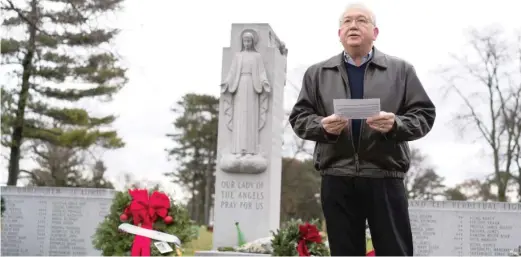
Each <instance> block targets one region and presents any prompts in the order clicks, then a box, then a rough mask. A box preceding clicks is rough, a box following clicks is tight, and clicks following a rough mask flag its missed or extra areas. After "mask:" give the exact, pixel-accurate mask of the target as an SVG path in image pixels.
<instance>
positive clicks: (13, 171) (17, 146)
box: [7, 0, 38, 186]
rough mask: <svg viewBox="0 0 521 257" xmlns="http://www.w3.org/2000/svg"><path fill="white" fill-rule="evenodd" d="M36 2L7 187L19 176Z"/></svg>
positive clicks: (16, 180) (33, 46) (32, 8)
mask: <svg viewBox="0 0 521 257" xmlns="http://www.w3.org/2000/svg"><path fill="white" fill-rule="evenodd" d="M36 4H37V3H36V0H32V1H31V16H30V17H29V19H30V21H31V23H30V24H28V29H29V44H28V46H27V53H26V54H25V56H24V59H23V61H22V67H23V73H22V85H21V89H20V94H19V96H18V106H17V109H16V117H15V122H14V127H13V133H12V134H11V147H10V148H11V152H10V154H9V168H8V173H9V176H8V178H7V185H8V186H16V184H17V182H18V175H19V174H20V156H21V146H22V140H23V129H24V120H25V107H26V105H27V98H28V96H29V87H30V84H29V78H30V77H31V72H32V69H33V65H32V62H33V57H34V52H35V41H36V29H37V28H36V24H37V20H38V19H37V18H38V17H37V6H36Z"/></svg>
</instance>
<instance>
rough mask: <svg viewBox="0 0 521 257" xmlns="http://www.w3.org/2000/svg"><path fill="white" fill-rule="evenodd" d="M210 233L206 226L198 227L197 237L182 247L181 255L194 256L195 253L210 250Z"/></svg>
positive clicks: (211, 235)
mask: <svg viewBox="0 0 521 257" xmlns="http://www.w3.org/2000/svg"><path fill="white" fill-rule="evenodd" d="M212 237H213V234H212V232H210V231H208V229H207V227H206V226H200V227H199V237H198V238H196V239H195V240H193V241H192V242H190V243H187V244H186V246H184V252H183V255H185V256H194V254H195V252H196V251H206V250H211V249H212Z"/></svg>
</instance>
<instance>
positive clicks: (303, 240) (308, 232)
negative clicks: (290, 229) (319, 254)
mask: <svg viewBox="0 0 521 257" xmlns="http://www.w3.org/2000/svg"><path fill="white" fill-rule="evenodd" d="M298 229H299V232H300V239H299V242H298V245H297V252H298V255H299V256H310V253H309V250H308V246H307V243H322V237H321V236H320V233H319V231H318V228H317V226H315V225H312V224H309V223H307V222H306V224H304V225H299V226H298Z"/></svg>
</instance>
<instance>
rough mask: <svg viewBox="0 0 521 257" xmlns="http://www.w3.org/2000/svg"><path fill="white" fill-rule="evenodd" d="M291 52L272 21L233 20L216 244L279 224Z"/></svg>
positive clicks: (265, 232) (226, 57) (226, 56)
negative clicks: (241, 233) (287, 80)
mask: <svg viewBox="0 0 521 257" xmlns="http://www.w3.org/2000/svg"><path fill="white" fill-rule="evenodd" d="M286 56H287V50H286V48H285V46H284V44H283V43H282V42H281V41H280V40H279V39H278V37H277V36H276V35H275V33H274V32H273V30H272V29H271V27H270V26H269V25H268V24H232V31H231V44H230V47H225V48H224V50H223V66H222V81H221V84H220V88H221V96H220V107H219V132H218V133H219V137H218V142H217V144H218V150H217V151H218V160H217V171H216V182H215V183H216V184H215V205H214V217H213V220H214V233H213V235H214V237H213V247H214V249H217V248H218V247H226V246H236V245H237V230H236V226H235V223H236V222H238V224H239V227H240V228H241V230H242V232H243V234H244V237H245V239H246V240H247V241H252V240H255V239H258V238H262V237H266V236H269V235H270V231H272V230H276V229H277V228H278V227H279V218H280V217H279V216H280V194H281V189H280V187H281V151H282V134H283V133H282V131H283V128H282V123H283V118H284V110H283V104H282V101H283V88H284V85H285V81H286Z"/></svg>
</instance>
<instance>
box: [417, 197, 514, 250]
mask: <svg viewBox="0 0 521 257" xmlns="http://www.w3.org/2000/svg"><path fill="white" fill-rule="evenodd" d="M409 214H410V219H411V225H412V231H413V240H414V255H415V256H447V255H453V256H485V255H486V256H506V255H508V253H509V252H510V251H512V250H514V249H517V248H518V247H519V246H520V245H521V203H500V202H463V201H414V200H413V201H409Z"/></svg>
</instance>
